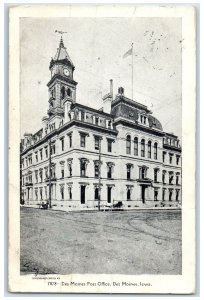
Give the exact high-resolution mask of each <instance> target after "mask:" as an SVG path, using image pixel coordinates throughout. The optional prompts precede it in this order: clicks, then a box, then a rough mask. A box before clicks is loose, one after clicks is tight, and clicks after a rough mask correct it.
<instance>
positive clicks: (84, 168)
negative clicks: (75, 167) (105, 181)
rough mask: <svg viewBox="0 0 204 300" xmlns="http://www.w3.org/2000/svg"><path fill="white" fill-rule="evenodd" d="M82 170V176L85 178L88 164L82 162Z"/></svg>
mask: <svg viewBox="0 0 204 300" xmlns="http://www.w3.org/2000/svg"><path fill="white" fill-rule="evenodd" d="M80 168H81V170H80V171H81V176H82V177H85V176H86V163H85V162H84V161H81V165H80Z"/></svg>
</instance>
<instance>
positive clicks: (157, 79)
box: [20, 17, 182, 138]
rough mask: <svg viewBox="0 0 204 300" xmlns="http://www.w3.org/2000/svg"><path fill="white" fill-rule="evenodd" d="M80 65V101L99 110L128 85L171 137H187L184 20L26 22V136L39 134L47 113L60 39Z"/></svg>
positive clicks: (22, 86) (23, 43) (23, 124)
mask: <svg viewBox="0 0 204 300" xmlns="http://www.w3.org/2000/svg"><path fill="white" fill-rule="evenodd" d="M56 30H59V31H60V30H62V31H65V32H67V33H66V34H64V35H63V40H64V45H65V47H66V48H67V51H68V54H69V56H70V58H71V60H72V62H73V63H74V65H75V71H74V80H75V81H77V82H78V85H77V96H76V101H77V102H79V103H81V104H84V105H87V106H91V107H94V108H96V109H99V108H101V107H102V106H103V102H102V96H103V95H105V94H107V93H108V92H109V90H110V87H109V85H110V79H113V90H114V95H116V94H117V91H118V87H120V86H122V87H124V90H125V92H124V93H125V96H127V97H129V98H132V65H131V56H128V57H126V58H123V55H124V53H126V52H127V51H128V50H129V49H130V48H131V44H132V43H133V53H134V55H133V91H134V93H133V99H134V100H135V101H137V102H140V103H142V104H144V105H147V106H148V108H149V109H151V110H152V112H153V115H154V116H155V117H156V118H158V119H159V120H160V122H161V123H162V126H163V129H164V131H166V132H170V133H174V134H176V135H178V136H179V138H181V102H182V100H181V99H182V94H181V92H182V87H181V83H182V81H181V52H182V34H181V19H180V18H149V17H148V18H135V17H134V18H124V17H123V18H30V17H29V18H21V21H20V101H21V136H23V134H24V133H25V132H27V133H35V132H36V131H38V130H39V129H40V128H41V126H42V121H41V120H42V117H43V116H45V115H46V114H47V109H48V88H47V83H48V81H49V80H50V78H51V74H50V71H49V63H50V60H51V57H54V56H55V53H56V51H57V47H58V46H59V41H60V35H59V34H58V33H56V32H55V31H56Z"/></svg>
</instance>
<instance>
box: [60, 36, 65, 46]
mask: <svg viewBox="0 0 204 300" xmlns="http://www.w3.org/2000/svg"><path fill="white" fill-rule="evenodd" d="M59 46H60V48H64V42H63V39H62V35H61V39H60V44H59Z"/></svg>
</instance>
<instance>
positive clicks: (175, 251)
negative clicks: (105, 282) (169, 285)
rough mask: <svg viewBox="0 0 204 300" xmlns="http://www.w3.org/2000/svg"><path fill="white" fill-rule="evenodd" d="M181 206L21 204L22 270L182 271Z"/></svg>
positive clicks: (152, 272)
mask: <svg viewBox="0 0 204 300" xmlns="http://www.w3.org/2000/svg"><path fill="white" fill-rule="evenodd" d="M181 246H182V245H181V212H180V211H177V210H138V211H113V212H111V211H106V212H97V211H95V212H62V211H53V210H42V209H34V208H26V207H21V253H20V254H21V255H20V256H21V274H29V273H35V274H51V273H52V274H71V273H81V274H84V273H92V274H94V273H95V274H100V273H101V274H102V273H105V274H130V275H133V274H181V270H182V255H181V254H182V248H181Z"/></svg>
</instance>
